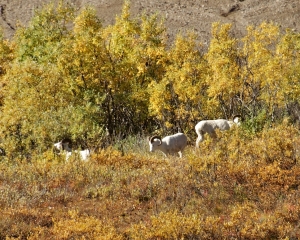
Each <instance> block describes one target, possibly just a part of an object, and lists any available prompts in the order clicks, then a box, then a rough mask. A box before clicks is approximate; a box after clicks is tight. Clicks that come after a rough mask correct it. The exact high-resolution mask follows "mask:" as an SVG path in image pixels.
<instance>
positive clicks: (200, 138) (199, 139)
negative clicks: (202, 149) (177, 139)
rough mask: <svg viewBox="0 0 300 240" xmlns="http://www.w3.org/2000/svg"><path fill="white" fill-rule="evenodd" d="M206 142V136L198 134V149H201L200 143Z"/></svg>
mask: <svg viewBox="0 0 300 240" xmlns="http://www.w3.org/2000/svg"><path fill="white" fill-rule="evenodd" d="M203 141H204V134H198V138H197V140H196V148H199V143H200V142H203Z"/></svg>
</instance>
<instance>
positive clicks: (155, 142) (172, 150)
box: [148, 133, 187, 158]
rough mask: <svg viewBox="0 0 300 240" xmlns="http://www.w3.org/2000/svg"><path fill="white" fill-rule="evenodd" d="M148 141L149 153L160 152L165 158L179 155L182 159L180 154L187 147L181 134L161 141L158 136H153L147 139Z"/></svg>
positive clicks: (185, 139) (184, 136)
mask: <svg viewBox="0 0 300 240" xmlns="http://www.w3.org/2000/svg"><path fill="white" fill-rule="evenodd" d="M148 140H149V146H150V152H154V151H155V150H160V151H162V152H163V153H164V155H165V156H167V155H168V154H170V155H175V154H176V153H179V157H180V158H182V152H183V150H184V149H185V147H186V145H187V137H186V135H184V134H183V133H176V134H174V135H171V136H166V137H164V138H163V139H161V137H160V136H153V137H149V139H148Z"/></svg>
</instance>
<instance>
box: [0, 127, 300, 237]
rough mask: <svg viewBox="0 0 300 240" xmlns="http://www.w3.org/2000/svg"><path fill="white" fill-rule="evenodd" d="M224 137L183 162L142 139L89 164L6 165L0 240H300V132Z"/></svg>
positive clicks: (41, 161) (1, 175)
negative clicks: (150, 149) (154, 150)
mask: <svg viewBox="0 0 300 240" xmlns="http://www.w3.org/2000/svg"><path fill="white" fill-rule="evenodd" d="M279 132H280V133H281V136H282V137H284V140H281V139H280V138H278V137H277V136H278V133H279ZM219 135H222V137H220V138H219V140H218V141H217V142H213V141H211V140H210V139H208V141H206V142H204V143H201V148H200V149H201V151H199V152H198V153H195V152H194V147H193V146H189V147H188V149H187V150H186V151H185V157H184V158H183V159H179V158H174V159H164V158H163V157H162V155H161V154H160V153H155V154H152V153H151V154H150V153H149V152H148V146H147V142H146V141H145V140H144V139H143V138H132V139H131V140H130V141H128V143H125V142H123V143H122V144H123V150H124V153H125V154H124V155H123V154H122V152H120V151H118V150H115V148H109V149H106V150H103V151H101V152H99V153H98V154H97V155H94V156H93V157H92V159H91V160H90V161H89V162H80V161H79V160H76V159H73V160H72V161H69V162H64V161H62V160H61V159H59V158H57V157H55V156H54V155H53V154H52V153H51V152H47V153H45V154H44V155H43V156H37V157H36V158H34V159H32V161H31V162H24V161H18V160H15V161H14V162H8V160H6V159H2V161H1V162H0V206H1V210H0V211H1V215H2V217H1V220H0V229H1V231H0V239H12V238H17V239H279V238H280V239H283V238H287V239H296V238H299V236H300V229H299V224H298V223H299V220H300V204H299V199H300V193H299V190H298V186H299V183H300V165H299V153H298V151H299V149H298V148H299V147H298V145H297V144H295V143H297V142H299V136H298V132H297V130H296V129H294V128H291V127H290V128H288V127H283V126H279V127H277V128H276V129H272V130H266V131H264V133H263V134H261V135H260V136H252V137H247V136H244V135H243V133H242V131H241V130H234V131H232V132H231V133H230V132H226V133H219ZM120 144H121V143H120Z"/></svg>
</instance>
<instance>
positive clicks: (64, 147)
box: [54, 139, 91, 161]
mask: <svg viewBox="0 0 300 240" xmlns="http://www.w3.org/2000/svg"><path fill="white" fill-rule="evenodd" d="M54 148H55V149H56V150H59V151H60V152H64V153H65V155H66V161H67V160H68V159H69V158H70V157H71V155H72V142H71V140H70V139H63V140H62V141H60V142H57V143H55V144H54ZM74 152H75V153H77V154H78V153H79V156H80V159H81V160H83V161H87V160H88V158H89V156H90V154H91V153H90V150H89V149H85V150H81V151H77V150H75V151H74Z"/></svg>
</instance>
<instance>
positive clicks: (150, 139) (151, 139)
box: [149, 135, 161, 145]
mask: <svg viewBox="0 0 300 240" xmlns="http://www.w3.org/2000/svg"><path fill="white" fill-rule="evenodd" d="M154 139H158V140H159V141H160V144H159V145H161V137H160V136H157V135H155V136H153V137H151V138H149V141H150V143H153V141H154Z"/></svg>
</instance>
